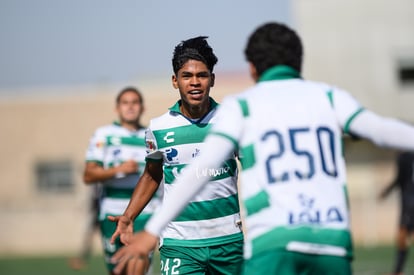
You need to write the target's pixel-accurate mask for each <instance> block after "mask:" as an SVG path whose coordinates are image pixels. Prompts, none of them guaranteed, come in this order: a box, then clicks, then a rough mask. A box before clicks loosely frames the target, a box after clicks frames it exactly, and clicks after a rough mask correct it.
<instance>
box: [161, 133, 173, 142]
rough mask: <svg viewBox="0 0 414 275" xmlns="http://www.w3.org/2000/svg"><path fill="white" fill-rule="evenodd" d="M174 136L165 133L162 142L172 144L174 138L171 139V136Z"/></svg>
mask: <svg viewBox="0 0 414 275" xmlns="http://www.w3.org/2000/svg"><path fill="white" fill-rule="evenodd" d="M174 135H175V133H174V132H167V133H166V134H165V136H164V138H163V139H164V141H165V142H166V143H172V142H174V140H175V139H174V138H173V136H174Z"/></svg>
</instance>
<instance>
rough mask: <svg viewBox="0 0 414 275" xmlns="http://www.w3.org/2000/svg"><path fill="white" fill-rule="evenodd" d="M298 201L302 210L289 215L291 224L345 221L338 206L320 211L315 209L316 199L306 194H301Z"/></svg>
mask: <svg viewBox="0 0 414 275" xmlns="http://www.w3.org/2000/svg"><path fill="white" fill-rule="evenodd" d="M298 200H299V203H300V205H301V206H302V210H301V211H299V212H290V213H289V224H324V223H333V222H343V221H344V218H343V216H342V214H341V211H340V210H339V208H338V207H336V206H331V207H328V208H323V209H318V208H317V207H315V204H316V203H315V202H316V200H315V198H311V197H309V196H306V195H304V194H299V196H298Z"/></svg>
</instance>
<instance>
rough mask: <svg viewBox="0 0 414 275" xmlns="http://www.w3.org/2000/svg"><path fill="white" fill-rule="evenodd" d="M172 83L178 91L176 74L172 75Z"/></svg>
mask: <svg viewBox="0 0 414 275" xmlns="http://www.w3.org/2000/svg"><path fill="white" fill-rule="evenodd" d="M171 81H172V85H173V87H174V89H178V82H177V76H176V75H175V74H173V75H172V77H171Z"/></svg>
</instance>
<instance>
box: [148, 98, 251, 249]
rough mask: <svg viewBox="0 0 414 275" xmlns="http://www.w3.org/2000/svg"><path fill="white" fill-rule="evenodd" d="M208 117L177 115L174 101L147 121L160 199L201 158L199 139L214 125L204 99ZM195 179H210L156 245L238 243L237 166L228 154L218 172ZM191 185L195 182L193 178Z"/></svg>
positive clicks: (240, 235)
mask: <svg viewBox="0 0 414 275" xmlns="http://www.w3.org/2000/svg"><path fill="white" fill-rule="evenodd" d="M210 105H211V107H210V111H209V112H208V113H207V114H206V115H205V116H204V117H202V118H200V119H198V120H196V121H194V120H190V119H189V118H187V117H185V116H184V115H183V114H182V113H181V112H180V108H179V107H180V101H178V102H177V103H176V104H175V105H174V106H173V107H171V108H170V109H169V111H168V112H167V113H165V114H164V115H162V116H160V117H158V118H155V119H152V120H151V122H150V126H149V128H148V129H147V134H146V144H147V152H148V155H147V158H146V159H147V161H159V162H162V163H163V168H164V197H167V196H168V194H169V192H170V191H171V189H173V187H174V184H173V181H174V180H175V178H177V177H179V175H180V173H181V171H182V170H183V169H184V167H185V166H186V165H187V164H188V163H190V162H191V161H192V160H193V159H194V158H196V157H197V156H198V155H199V154H200V153H202V152H201V149H202V144H203V141H204V138H205V136H206V134H207V132H208V131H209V129H210V127H211V125H212V124H213V123H214V122H215V121H216V118H215V113H216V109H217V108H216V107H217V103H216V102H215V101H214V100H213V99H211V98H210ZM199 173H201V174H211V175H214V177H213V178H212V179H211V181H209V182H208V183H207V184H206V185H205V187H204V188H203V190H202V191H201V192H200V193H199V194H197V196H196V197H194V198H193V199H192V200H191V201H190V203H189V204H188V205H187V206H186V207H185V208H184V210H183V211H182V212H181V213H180V215H179V216H178V217H176V219H174V220H173V221H171V222H170V223H169V224H168V225H167V227H166V229H165V230H164V231H163V233H162V234H161V242H160V243H161V244H163V245H174V246H186V247H204V246H212V245H220V244H225V243H229V242H234V241H239V240H242V239H243V235H242V233H241V229H240V226H239V222H240V214H239V202H238V194H237V163H236V159H235V155H234V154H232V155H231V156H229V157H228V159H227V160H226V161H225V162H224V163H223V165H222V166H221V167H220V168H219V169H210V170H209V169H205V170H203V171H199ZM194 181H197V178H194Z"/></svg>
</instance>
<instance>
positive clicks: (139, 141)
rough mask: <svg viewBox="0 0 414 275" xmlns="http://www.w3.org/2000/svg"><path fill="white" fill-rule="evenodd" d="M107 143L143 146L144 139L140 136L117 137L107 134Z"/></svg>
mask: <svg viewBox="0 0 414 275" xmlns="http://www.w3.org/2000/svg"><path fill="white" fill-rule="evenodd" d="M106 144H107V145H121V144H122V145H132V146H145V139H144V138H140V137H134V136H132V137H119V136H107V137H106Z"/></svg>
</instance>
